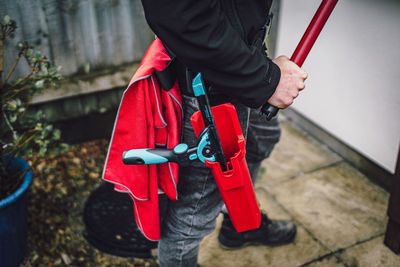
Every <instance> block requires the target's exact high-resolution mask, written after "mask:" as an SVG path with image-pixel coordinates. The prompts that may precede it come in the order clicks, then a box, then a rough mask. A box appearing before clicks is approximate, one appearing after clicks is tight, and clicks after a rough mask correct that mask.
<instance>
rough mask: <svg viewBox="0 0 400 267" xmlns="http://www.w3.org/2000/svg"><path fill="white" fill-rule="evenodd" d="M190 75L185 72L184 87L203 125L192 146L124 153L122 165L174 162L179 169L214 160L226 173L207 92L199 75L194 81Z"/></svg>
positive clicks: (182, 145)
mask: <svg viewBox="0 0 400 267" xmlns="http://www.w3.org/2000/svg"><path fill="white" fill-rule="evenodd" d="M193 75H194V74H193V73H192V72H191V71H190V70H187V72H186V80H187V85H188V87H189V88H191V89H192V91H193V93H194V95H195V97H196V99H197V101H198V103H199V107H200V111H201V114H202V117H203V121H204V125H205V127H204V129H203V130H202V132H201V133H200V134H199V136H198V138H197V142H196V145H195V146H194V147H190V148H189V146H188V145H187V144H184V143H181V144H178V145H176V146H175V147H174V148H173V149H162V148H143V149H131V150H126V151H124V152H123V155H122V160H123V162H124V164H128V165H148V164H162V163H166V162H175V163H178V164H179V165H180V166H189V165H190V164H191V163H192V162H193V161H195V160H199V161H201V162H203V163H205V161H206V160H208V161H211V162H216V161H218V162H219V163H220V165H221V168H222V170H226V160H225V157H224V153H223V150H222V146H221V142H220V140H219V136H218V132H217V128H216V126H215V122H214V117H213V115H212V112H211V107H210V103H209V100H208V97H207V93H206V90H205V89H204V85H203V81H202V79H201V74H200V73H198V74H197V75H195V76H194V78H193Z"/></svg>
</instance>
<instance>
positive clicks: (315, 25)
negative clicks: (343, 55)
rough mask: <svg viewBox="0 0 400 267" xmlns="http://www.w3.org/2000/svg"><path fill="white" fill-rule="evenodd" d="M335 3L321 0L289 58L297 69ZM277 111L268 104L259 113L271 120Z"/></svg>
mask: <svg viewBox="0 0 400 267" xmlns="http://www.w3.org/2000/svg"><path fill="white" fill-rule="evenodd" d="M337 2H338V0H323V1H322V3H321V4H320V6H319V8H318V10H317V12H316V13H315V15H314V17H313V18H312V20H311V22H310V24H309V25H308V28H307V30H306V32H305V33H304V35H303V37H302V38H301V40H300V42H299V44H298V45H297V47H296V50H295V51H294V53H293V55H292V57H291V58H290V60H291V61H293V62H294V63H296V64H297V65H298V66H299V67H301V66H302V65H303V63H304V60H305V59H306V57H307V55H308V53H309V52H310V50H311V48H312V47H313V45H314V43H315V41H316V40H317V37H318V35H319V34H320V32H321V31H322V28H323V27H324V25H325V23H326V21H327V20H328V18H329V16H330V14H331V13H332V11H333V9H334V8H335V6H336V3H337ZM278 110H279V109H278V108H277V107H274V106H272V105H269V104H268V103H267V104H264V105H263V106H262V108H261V112H262V113H264V114H265V115H266V119H267V120H270V119H272V118H273V117H274V116H275V115H276V114H277V113H278Z"/></svg>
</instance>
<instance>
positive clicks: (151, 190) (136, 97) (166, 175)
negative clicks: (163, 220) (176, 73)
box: [103, 39, 182, 240]
mask: <svg viewBox="0 0 400 267" xmlns="http://www.w3.org/2000/svg"><path fill="white" fill-rule="evenodd" d="M169 61H170V57H169V56H168V54H167V52H166V50H165V48H164V46H163V45H162V43H161V41H160V40H159V39H156V40H155V41H154V42H153V43H152V44H151V46H150V47H149V49H148V50H147V52H146V54H145V56H144V57H143V60H142V62H141V64H140V66H139V68H138V70H137V72H136V73H135V75H134V76H133V78H132V79H131V81H130V83H129V86H128V88H127V89H126V90H125V92H124V94H123V97H122V100H121V104H120V107H119V109H118V114H117V118H116V120H115V124H114V130H113V134H112V137H111V141H110V145H109V150H108V154H107V159H106V162H105V166H104V171H103V179H104V180H106V181H108V182H112V183H114V184H115V190H117V191H121V192H127V193H129V195H130V196H131V197H132V199H133V201H134V210H135V218H136V222H137V225H138V227H139V228H140V229H141V231H142V232H143V234H144V236H146V237H147V238H148V239H150V240H159V239H160V225H159V208H158V191H159V190H158V188H160V189H161V190H162V191H164V192H165V194H166V195H167V197H168V198H169V199H171V200H174V201H176V200H177V197H178V196H177V188H176V185H177V183H178V165H177V164H176V163H164V164H159V165H148V166H147V165H124V164H123V162H122V152H123V151H125V150H129V149H136V148H155V147H158V148H173V147H175V146H176V145H177V144H178V143H179V138H180V135H181V125H182V99H181V95H180V91H179V87H178V84H177V83H175V85H174V86H173V88H172V89H171V90H169V91H168V92H167V91H165V90H162V89H161V88H160V87H159V85H158V82H157V79H156V78H155V76H154V75H153V72H154V70H156V71H160V70H162V69H164V68H165V67H166V66H167V64H168V62H169Z"/></svg>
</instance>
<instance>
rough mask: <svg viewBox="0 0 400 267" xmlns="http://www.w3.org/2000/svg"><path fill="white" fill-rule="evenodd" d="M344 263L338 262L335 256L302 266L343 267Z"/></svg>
mask: <svg viewBox="0 0 400 267" xmlns="http://www.w3.org/2000/svg"><path fill="white" fill-rule="evenodd" d="M344 266H346V265H344V263H342V262H340V260H338V259H337V258H336V257H335V256H333V255H332V256H330V257H327V258H323V259H322V260H319V261H315V262H312V263H310V264H306V265H304V267H344Z"/></svg>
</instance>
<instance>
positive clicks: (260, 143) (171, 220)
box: [158, 96, 280, 267]
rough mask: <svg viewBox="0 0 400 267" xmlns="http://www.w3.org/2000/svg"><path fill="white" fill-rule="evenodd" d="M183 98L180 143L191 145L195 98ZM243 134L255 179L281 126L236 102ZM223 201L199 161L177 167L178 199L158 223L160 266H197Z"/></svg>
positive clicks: (248, 160) (211, 178)
mask: <svg viewBox="0 0 400 267" xmlns="http://www.w3.org/2000/svg"><path fill="white" fill-rule="evenodd" d="M182 97H183V108H184V118H183V128H182V138H183V140H182V141H183V142H184V143H186V144H188V145H189V147H190V146H194V145H195V143H196V136H195V133H194V131H193V128H192V126H191V124H190V116H191V115H192V114H193V113H194V112H195V111H197V110H198V104H197V101H196V99H195V98H193V97H189V96H182ZM235 107H236V110H237V114H238V117H239V122H240V125H241V127H242V131H243V134H244V135H245V136H247V144H246V159H247V164H248V166H249V171H250V174H251V176H252V180H253V183H254V179H255V178H256V176H257V173H258V170H259V168H260V164H261V161H262V160H263V159H265V158H266V157H268V156H269V154H270V153H271V151H272V149H273V147H274V145H275V144H276V143H277V142H278V141H279V137H280V126H279V123H278V121H277V119H273V120H271V121H270V122H267V121H266V120H265V118H263V117H260V115H259V111H258V110H251V109H249V108H248V107H245V106H243V105H241V104H236V105H235ZM222 207H223V201H222V198H221V195H220V193H219V190H218V187H217V185H216V183H215V181H214V178H213V176H212V174H211V171H210V169H209V168H207V167H205V166H204V164H203V163H201V162H195V163H194V164H193V165H192V166H190V167H186V168H183V167H181V168H180V173H179V183H178V201H177V202H169V203H168V208H167V212H166V215H165V218H164V220H163V222H162V225H161V239H160V241H159V245H158V258H159V262H160V266H161V267H180V266H184V267H191V266H197V256H198V251H199V244H200V242H201V240H202V239H203V238H204V236H206V235H208V234H210V233H211V232H212V231H213V230H214V229H215V225H216V218H217V216H218V214H219V213H220V212H221V208H222Z"/></svg>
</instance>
